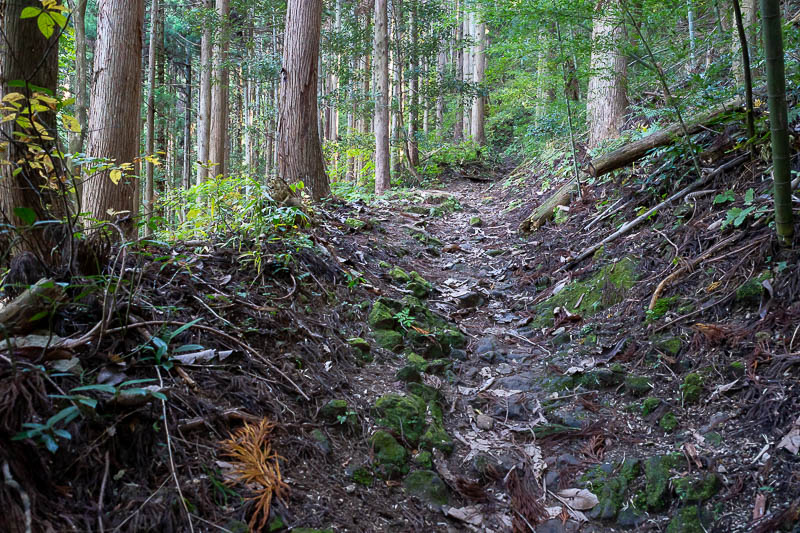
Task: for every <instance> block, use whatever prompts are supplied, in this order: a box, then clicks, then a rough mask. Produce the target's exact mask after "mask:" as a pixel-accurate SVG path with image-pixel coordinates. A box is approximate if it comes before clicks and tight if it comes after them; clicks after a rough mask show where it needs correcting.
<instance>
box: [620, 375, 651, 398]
mask: <svg viewBox="0 0 800 533" xmlns="http://www.w3.org/2000/svg"><path fill="white" fill-rule="evenodd" d="M652 388H653V385H652V383H650V378H647V377H644V376H627V377H626V378H625V389H626V390H627V391H628V392H629V393H630V394H632V395H633V396H644V395H645V394H647V393H648V392H650V390H651V389H652Z"/></svg>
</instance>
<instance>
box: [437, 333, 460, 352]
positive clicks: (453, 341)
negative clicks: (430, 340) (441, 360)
mask: <svg viewBox="0 0 800 533" xmlns="http://www.w3.org/2000/svg"><path fill="white" fill-rule="evenodd" d="M436 338H437V340H438V341H439V343H440V344H441V345H442V346H443V347H447V353H450V348H456V349H460V348H464V347H465V346H466V345H467V337H465V336H464V334H463V333H461V332H460V331H458V330H457V329H451V328H448V329H444V330H442V331H440V332H439V333H437V334H436Z"/></svg>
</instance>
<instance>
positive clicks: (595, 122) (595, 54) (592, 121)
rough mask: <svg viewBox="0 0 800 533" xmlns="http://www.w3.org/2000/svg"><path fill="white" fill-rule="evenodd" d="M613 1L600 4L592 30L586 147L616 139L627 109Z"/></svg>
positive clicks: (618, 22)
mask: <svg viewBox="0 0 800 533" xmlns="http://www.w3.org/2000/svg"><path fill="white" fill-rule="evenodd" d="M618 10H619V6H618V5H617V1H616V0H600V1H599V2H598V4H597V6H596V9H595V16H594V24H593V29H592V59H591V71H592V74H591V77H590V78H589V90H588V95H587V99H586V115H587V116H586V118H587V122H588V126H589V146H590V147H591V148H593V147H595V146H597V145H598V144H599V143H601V142H602V141H605V140H606V139H612V138H615V137H617V136H618V135H619V132H620V129H621V128H622V125H623V121H624V119H625V112H626V110H627V106H628V99H627V95H626V87H625V86H626V76H627V62H626V59H625V56H624V55H622V52H621V51H620V44H621V43H622V39H623V37H624V26H623V25H622V20H621V17H620V16H619V13H618Z"/></svg>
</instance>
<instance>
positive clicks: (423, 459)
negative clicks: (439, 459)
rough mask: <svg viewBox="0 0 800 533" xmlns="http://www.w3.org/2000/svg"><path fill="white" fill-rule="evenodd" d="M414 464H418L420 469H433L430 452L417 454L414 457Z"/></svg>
mask: <svg viewBox="0 0 800 533" xmlns="http://www.w3.org/2000/svg"><path fill="white" fill-rule="evenodd" d="M414 463H416V464H418V465H419V466H421V467H422V468H427V469H431V468H433V455H431V452H426V451H422V452H419V453H418V454H417V455H415V456H414Z"/></svg>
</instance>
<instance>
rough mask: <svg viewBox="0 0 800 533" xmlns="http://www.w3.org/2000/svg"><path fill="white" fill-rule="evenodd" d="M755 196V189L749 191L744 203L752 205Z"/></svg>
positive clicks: (746, 193)
mask: <svg viewBox="0 0 800 533" xmlns="http://www.w3.org/2000/svg"><path fill="white" fill-rule="evenodd" d="M755 195H756V193H755V191H754V190H753V189H747V192H745V193H744V203H745V204H747V205H750V204H752V203H753V198H754V197H755Z"/></svg>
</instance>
